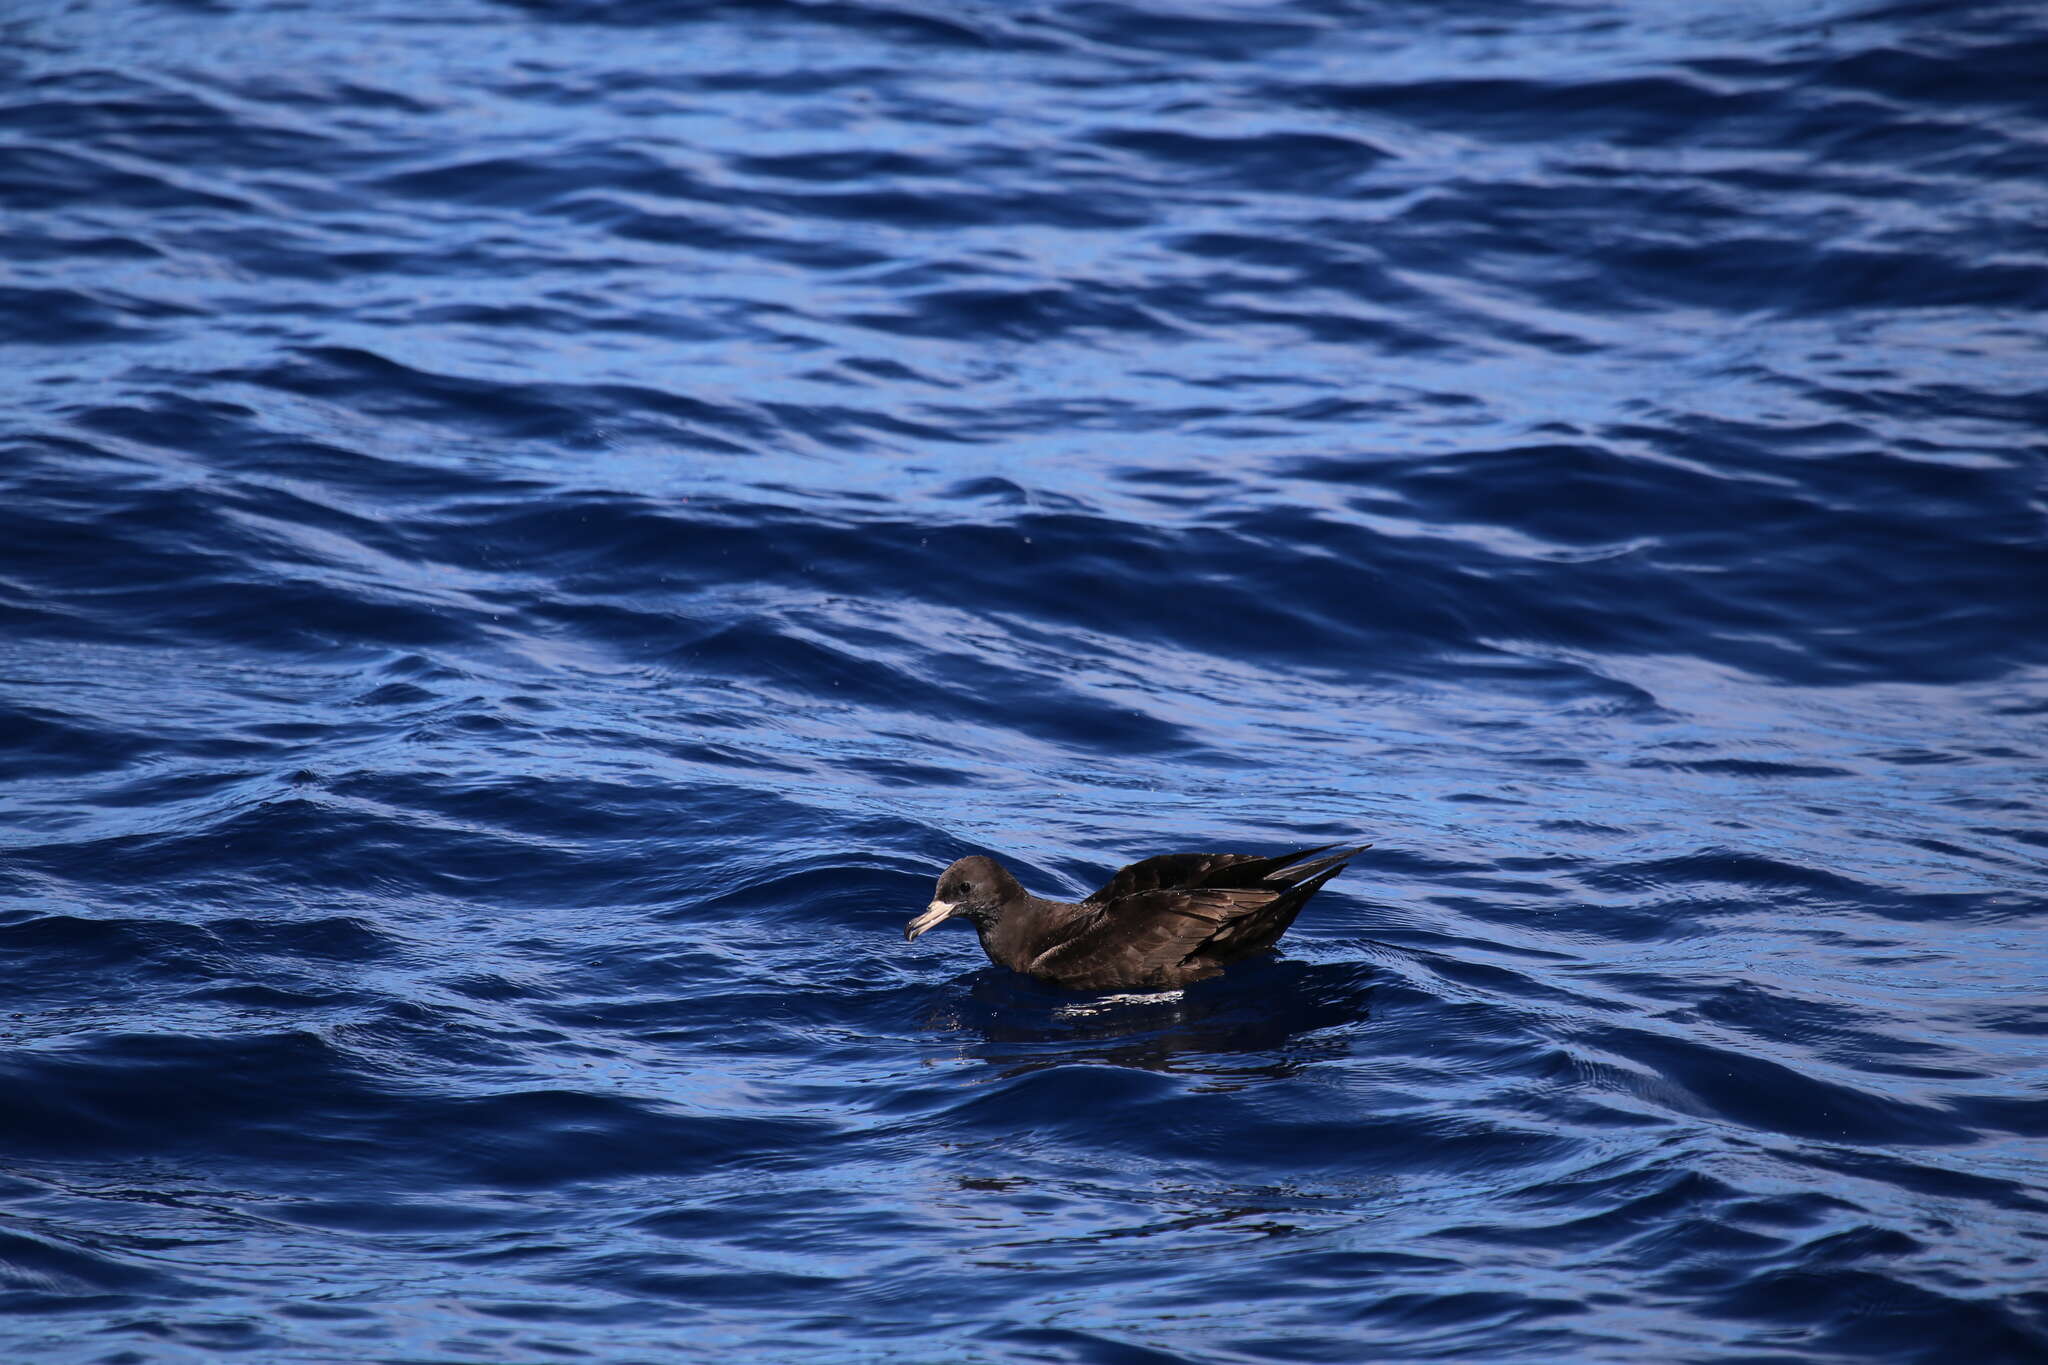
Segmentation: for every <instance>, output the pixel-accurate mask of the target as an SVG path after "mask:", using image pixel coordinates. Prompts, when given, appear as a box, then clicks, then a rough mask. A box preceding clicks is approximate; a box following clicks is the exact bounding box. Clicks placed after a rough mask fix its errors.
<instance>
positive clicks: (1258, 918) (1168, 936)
mask: <svg viewBox="0 0 2048 1365" xmlns="http://www.w3.org/2000/svg"><path fill="white" fill-rule="evenodd" d="M1336 847H1337V846H1336V845H1335V844H1325V845H1323V846H1322V847H1321V848H1299V849H1296V850H1295V851H1294V852H1292V853H1283V854H1281V855H1280V856H1279V857H1277V858H1260V857H1255V856H1253V855H1252V854H1248V853H1166V854H1161V855H1160V856H1159V857H1157V858H1147V859H1145V860H1144V861H1143V862H1138V863H1132V864H1131V865H1130V866H1129V867H1127V868H1125V869H1124V870H1123V871H1121V872H1119V873H1117V874H1116V875H1115V876H1114V877H1111V878H1110V879H1109V882H1108V884H1107V885H1105V886H1104V887H1103V888H1102V889H1101V890H1100V891H1097V892H1095V893H1094V894H1093V895H1091V896H1089V897H1088V898H1087V899H1086V900H1082V901H1075V902H1070V901H1049V900H1041V899H1040V898H1039V897H1037V896H1034V895H1032V894H1031V893H1030V892H1029V891H1026V890H1025V889H1024V888H1023V887H1022V886H1020V885H1018V883H1017V879H1016V878H1015V877H1012V876H1011V875H1010V874H1009V873H1008V872H1006V871H1004V870H1003V865H1002V864H1001V863H999V862H997V861H996V860H995V859H993V858H985V857H982V856H981V855H979V854H977V855H975V856H974V857H971V858H962V859H961V860H960V861H959V862H957V863H954V864H953V865H952V866H951V867H949V868H947V869H946V870H945V871H944V872H942V873H940V874H939V885H938V893H937V894H936V895H935V896H934V897H933V899H932V903H931V904H930V905H929V906H927V907H926V908H925V912H924V913H923V914H922V915H919V916H917V917H916V918H915V919H913V920H911V921H910V923H908V924H906V925H904V926H903V938H904V941H905V942H909V941H910V940H912V939H914V938H916V937H917V936H918V935H919V934H922V933H923V932H925V930H927V929H930V928H932V927H933V926H935V925H937V924H939V923H941V922H942V921H944V920H948V919H951V918H953V917H954V916H958V917H959V918H961V919H964V920H966V921H968V922H969V923H971V924H972V925H973V926H974V929H975V932H976V933H978V934H980V935H981V947H982V951H983V952H985V953H987V954H988V960H989V961H991V962H993V963H995V964H996V965H997V966H999V967H1008V968H1009V969H1010V970H1012V971H1017V972H1023V973H1025V974H1026V975H1027V976H1035V977H1037V978H1038V979H1039V980H1041V981H1050V982H1052V983H1053V984H1054V985H1057V986H1067V987H1071V988H1073V989H1075V990H1084V991H1113V990H1153V991H1158V990H1172V989H1174V988H1175V987H1179V986H1185V985H1187V984H1188V983H1189V982H1190V981H1200V980H1202V979H1203V978H1204V977H1210V976H1214V975H1216V974H1217V973H1218V972H1220V971H1222V970H1223V969H1224V968H1225V967H1226V966H1228V965H1229V964H1230V963H1233V962H1235V961H1237V960H1238V959H1239V958H1243V957H1249V956H1251V955H1252V954H1253V953H1256V952H1259V951H1260V950H1262V949H1265V948H1270V947H1272V946H1273V944H1274V943H1275V942H1277V941H1278V940H1279V938H1280V935H1282V934H1284V933H1286V932H1287V926H1288V925H1290V924H1292V923H1294V917H1295V915H1297V914H1299V913H1300V911H1301V907H1302V906H1303V905H1305V904H1307V902H1308V898H1309V897H1310V896H1313V895H1314V894H1315V893H1316V892H1317V891H1319V890H1321V889H1322V885H1323V883H1324V882H1326V881H1328V880H1330V878H1332V877H1334V876H1336V875H1337V874H1338V873H1339V872H1342V871H1343V870H1344V864H1345V863H1346V862H1347V861H1349V860H1350V859H1351V858H1353V857H1356V856H1357V855H1358V854H1359V853H1362V852H1363V851H1364V850H1366V849H1368V848H1371V847H1372V845H1371V844H1360V845H1359V846H1358V847H1356V848H1347V849H1345V850H1343V851H1342V852H1339V853H1332V852H1330V850H1331V849H1333V848H1336ZM1318 855H1325V856H1318Z"/></svg>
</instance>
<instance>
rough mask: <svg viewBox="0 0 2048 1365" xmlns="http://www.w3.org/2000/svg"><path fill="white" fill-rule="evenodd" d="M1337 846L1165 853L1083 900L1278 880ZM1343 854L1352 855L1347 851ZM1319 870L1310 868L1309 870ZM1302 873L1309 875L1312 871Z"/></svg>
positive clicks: (1112, 899) (1120, 874) (1110, 899)
mask: <svg viewBox="0 0 2048 1365" xmlns="http://www.w3.org/2000/svg"><path fill="white" fill-rule="evenodd" d="M1335 847H1336V845H1335V844H1325V845H1324V846H1323V847H1321V848H1298V849H1296V850H1294V852H1292V853H1282V854H1281V855H1279V856H1278V857H1276V858H1261V857H1258V856H1256V855H1254V854H1250V853H1162V854H1160V855H1159V856H1158V857H1156V858H1147V859H1145V860H1144V861H1143V862H1136V863H1132V864H1131V865H1130V866H1129V867H1126V868H1124V869H1122V870H1121V871H1119V872H1118V873H1117V874H1116V875H1115V876H1114V877H1111V878H1110V879H1109V881H1108V882H1107V883H1106V884H1105V885H1104V886H1103V887H1102V889H1101V890H1099V891H1097V892H1095V893H1094V894H1092V895H1090V896H1089V897H1088V898H1087V899H1086V900H1084V901H1082V902H1081V903H1082V904H1083V905H1109V904H1111V903H1113V902H1115V901H1120V900H1124V899H1126V898H1128V897H1131V896H1135V895H1137V894H1139V893H1140V892H1144V891H1168V890H1184V891H1192V890H1197V889H1201V888H1207V887H1253V886H1257V885H1259V884H1260V883H1261V882H1265V881H1271V880H1277V878H1276V875H1275V874H1279V873H1283V872H1286V873H1291V872H1293V871H1294V870H1295V869H1294V867H1293V865H1294V864H1296V863H1299V862H1301V861H1302V860H1303V859H1306V858H1313V857H1315V855H1316V854H1318V853H1327V852H1329V851H1330V850H1331V849H1332V848H1335ZM1356 851H1357V850H1355V849H1354V850H1352V852H1356ZM1344 856H1345V857H1349V856H1351V855H1350V854H1349V853H1347V854H1345V855H1344ZM1319 870H1320V868H1315V869H1310V872H1313V871H1319ZM1303 875H1304V876H1306V875H1309V872H1304V873H1303ZM1300 879H1301V878H1300V877H1294V876H1289V877H1287V878H1286V880H1284V881H1281V885H1283V886H1285V885H1292V884H1293V883H1294V882H1296V881H1299V880H1300Z"/></svg>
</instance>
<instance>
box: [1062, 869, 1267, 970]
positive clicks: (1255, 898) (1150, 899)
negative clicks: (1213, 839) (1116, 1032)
mask: <svg viewBox="0 0 2048 1365" xmlns="http://www.w3.org/2000/svg"><path fill="white" fill-rule="evenodd" d="M1285 894H1287V893H1286V892H1285V891H1284V890H1278V889H1268V888H1263V887H1210V888H1204V889H1200V890H1192V891H1190V890H1177V889H1167V890H1154V891H1139V892H1136V893H1135V894H1132V895H1128V896H1121V897H1119V898H1117V899H1116V900H1115V901H1112V902H1109V903H1107V904H1102V905H1097V906H1094V907H1091V913H1088V914H1086V915H1082V916H1078V917H1077V918H1076V919H1075V921H1074V923H1073V925H1072V927H1071V929H1070V930H1069V931H1068V932H1067V933H1065V934H1062V935H1061V936H1060V939H1059V941H1058V942H1057V943H1055V944H1053V945H1051V946H1050V947H1047V948H1045V949H1043V950H1042V951H1040V952H1039V953H1038V955H1037V956H1036V957H1034V958H1033V959H1032V960H1031V962H1030V963H1029V964H1028V965H1027V966H1026V967H1025V969H1024V970H1026V971H1028V972H1030V973H1032V974H1033V975H1036V976H1044V977H1049V978H1051V979H1053V980H1056V981H1061V982H1063V983H1064V984H1066V985H1069V986H1078V987H1082V988H1090V987H1096V986H1101V987H1110V986H1117V985H1128V984H1130V983H1133V982H1139V981H1144V980H1146V979H1148V978H1155V977H1156V978H1165V977H1176V978H1179V979H1183V980H1195V979H1197V978H1199V977H1203V976H1210V975H1213V974H1214V973H1215V971H1217V970H1220V968H1214V967H1209V968H1205V967H1203V966H1202V965H1201V964H1190V962H1189V959H1190V958H1194V957H1197V956H1198V955H1201V954H1203V953H1204V951H1205V949H1208V948H1209V947H1210V946H1212V945H1221V944H1227V943H1230V942H1232V941H1234V939H1235V938H1236V937H1237V936H1238V935H1237V932H1236V930H1237V927H1238V926H1240V925H1246V926H1248V925H1249V924H1250V923H1251V922H1253V921H1256V920H1257V919H1258V917H1259V912H1260V911H1262V910H1265V909H1266V908H1268V907H1269V906H1271V905H1272V904H1273V902H1274V901H1276V900H1278V899H1279V898H1280V897H1281V896H1283V895H1285Z"/></svg>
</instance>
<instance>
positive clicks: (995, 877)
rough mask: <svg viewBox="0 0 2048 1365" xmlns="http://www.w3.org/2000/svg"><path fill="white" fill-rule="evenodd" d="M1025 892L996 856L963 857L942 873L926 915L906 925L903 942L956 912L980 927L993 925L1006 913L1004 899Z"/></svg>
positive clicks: (935, 925)
mask: <svg viewBox="0 0 2048 1365" xmlns="http://www.w3.org/2000/svg"><path fill="white" fill-rule="evenodd" d="M1021 894H1023V888H1022V887H1020V886H1018V885H1017V879H1016V878H1014V877H1012V876H1011V875H1010V874H1009V873H1007V872H1005V871H1004V870H1003V865H1002V864H1001V863H999V862H997V861H996V860H995V859H993V858H984V857H982V856H981V855H980V854H976V855H974V856H973V857H971V858H962V859H961V860H960V861H959V862H957V863H954V864H953V865H952V866H951V867H949V868H947V869H946V870H945V871H944V872H941V873H940V874H939V884H938V889H937V890H936V891H935V892H933V894H932V903H931V904H930V905H928V906H926V907H925V910H924V913H923V914H921V915H919V916H917V917H916V918H915V919H913V920H911V921H910V923H908V924H906V925H904V926H903V941H904V942H906V943H908V942H910V941H911V940H912V939H915V938H916V937H917V936H918V935H919V934H922V933H924V932H925V931H926V930H927V929H932V928H935V927H937V926H938V925H940V924H942V923H944V922H945V921H946V920H949V919H951V918H953V917H954V916H955V915H957V916H959V917H960V918H961V919H964V920H968V921H970V922H971V923H973V925H974V927H975V928H977V929H989V928H993V927H994V925H995V922H996V920H997V919H998V918H999V917H1000V916H1001V915H1002V912H1003V902H1004V901H1006V900H1009V899H1010V898H1011V897H1012V896H1016V895H1021Z"/></svg>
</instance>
